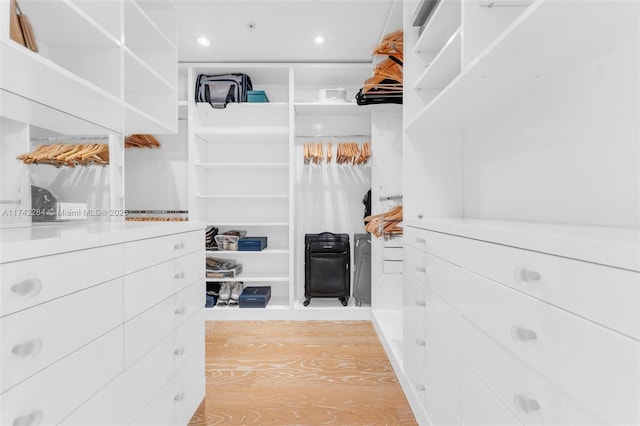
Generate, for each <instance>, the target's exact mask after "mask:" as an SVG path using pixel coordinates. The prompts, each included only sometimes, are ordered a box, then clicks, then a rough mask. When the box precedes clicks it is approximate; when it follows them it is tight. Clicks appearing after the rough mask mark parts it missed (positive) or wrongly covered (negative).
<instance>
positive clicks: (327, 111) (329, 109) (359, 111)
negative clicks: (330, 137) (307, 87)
mask: <svg viewBox="0 0 640 426" xmlns="http://www.w3.org/2000/svg"><path fill="white" fill-rule="evenodd" d="M294 106H295V110H296V115H300V116H307V115H309V116H313V115H341V116H342V115H369V114H371V109H369V108H367V107H366V106H361V105H358V104H356V103H348V102H344V103H337V102H336V103H319V102H297V103H295V104H294Z"/></svg>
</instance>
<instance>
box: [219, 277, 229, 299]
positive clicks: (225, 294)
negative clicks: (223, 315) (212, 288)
mask: <svg viewBox="0 0 640 426" xmlns="http://www.w3.org/2000/svg"><path fill="white" fill-rule="evenodd" d="M231 284H232V283H230V282H228V281H225V282H222V283H220V292H219V293H218V298H220V300H229V297H231Z"/></svg>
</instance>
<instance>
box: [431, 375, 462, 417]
mask: <svg viewBox="0 0 640 426" xmlns="http://www.w3.org/2000/svg"><path fill="white" fill-rule="evenodd" d="M423 395H424V400H423V406H424V409H425V411H426V412H427V417H428V418H429V421H430V422H431V424H432V425H437V426H441V425H442V426H453V425H460V424H461V422H460V418H459V417H458V414H457V413H456V412H455V410H454V409H453V408H452V407H451V405H450V404H449V402H448V401H447V399H446V398H445V397H444V395H443V394H442V392H441V391H440V389H439V388H438V385H437V384H436V381H435V380H434V379H433V378H432V377H431V375H430V374H429V373H427V374H425V389H424V392H423Z"/></svg>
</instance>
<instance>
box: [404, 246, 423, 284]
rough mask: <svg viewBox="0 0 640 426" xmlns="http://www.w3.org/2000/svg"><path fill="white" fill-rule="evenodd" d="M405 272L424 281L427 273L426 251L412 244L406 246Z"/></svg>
mask: <svg viewBox="0 0 640 426" xmlns="http://www.w3.org/2000/svg"><path fill="white" fill-rule="evenodd" d="M403 264H404V265H403V266H404V273H405V274H407V275H409V276H410V277H412V278H414V279H415V280H417V281H419V282H421V283H424V282H425V280H426V274H427V265H426V260H425V253H424V252H423V251H421V250H418V249H417V248H415V247H412V246H405V248H404V262H403Z"/></svg>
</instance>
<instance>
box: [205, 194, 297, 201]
mask: <svg viewBox="0 0 640 426" xmlns="http://www.w3.org/2000/svg"><path fill="white" fill-rule="evenodd" d="M196 198H200V199H205V200H206V199H223V200H224V199H230V198H235V199H241V200H251V199H255V198H267V199H273V198H289V195H287V194H284V195H283V194H272V195H269V194H240V195H238V194H233V195H196Z"/></svg>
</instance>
